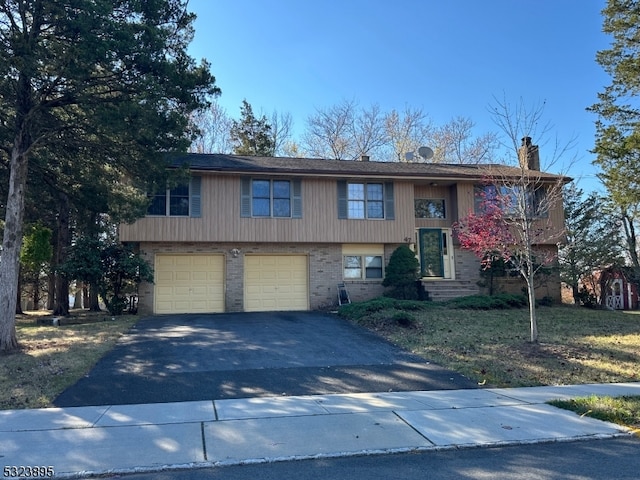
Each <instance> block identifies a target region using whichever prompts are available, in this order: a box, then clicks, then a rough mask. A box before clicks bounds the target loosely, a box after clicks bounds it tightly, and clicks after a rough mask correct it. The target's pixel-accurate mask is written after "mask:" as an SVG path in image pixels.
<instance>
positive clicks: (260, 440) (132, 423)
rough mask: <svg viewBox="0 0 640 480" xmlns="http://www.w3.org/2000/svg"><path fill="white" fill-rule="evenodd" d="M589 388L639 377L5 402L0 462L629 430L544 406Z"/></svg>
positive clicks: (172, 461)
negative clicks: (51, 404) (37, 404)
mask: <svg viewBox="0 0 640 480" xmlns="http://www.w3.org/2000/svg"><path fill="white" fill-rule="evenodd" d="M589 395H609V396H620V395H640V382H638V383H622V384H591V385H573V386H555V387H552V386H550V387H528V388H514V389H500V388H487V389H461V390H441V391H405V392H381V393H353V394H326V395H304V396H271V397H268V396H262V397H252V398H234V399H212V400H199V401H189V402H170V403H151V404H129V405H102V406H81V407H66V408H49V409H39V410H5V411H0V459H1V460H2V462H1V463H2V465H3V469H4V472H3V473H4V476H5V477H17V476H19V475H18V473H20V472H19V471H18V470H19V469H23V470H22V475H23V476H25V477H27V476H28V477H31V478H33V477H34V476H37V475H33V474H29V473H33V471H34V470H33V468H34V467H38V468H40V469H42V470H39V471H40V472H45V473H46V474H48V473H50V472H51V473H54V474H55V477H56V478H84V477H86V476H90V475H106V474H120V475H123V474H126V473H134V472H159V471H163V470H169V469H192V468H202V467H216V466H224V465H240V464H248V463H251V464H256V463H264V462H275V461H286V460H295V459H316V458H334V457H346V456H355V455H374V454H385V453H401V452H413V451H428V450H447V449H459V448H465V447H488V446H503V445H521V444H533V443H542V442H567V441H577V440H589V439H602V438H613V437H629V436H630V435H631V433H630V431H629V430H628V429H625V428H624V427H621V426H618V425H614V424H611V423H607V422H602V421H600V420H595V419H592V418H588V417H581V416H579V415H576V414H575V413H572V412H569V411H565V410H561V409H557V408H555V407H552V406H550V405H547V404H546V402H547V401H549V400H552V399H568V398H574V397H583V396H589ZM28 467H30V468H31V470H30V471H27V470H25V469H27V468H28ZM48 467H49V469H48V470H47V468H48ZM14 472H15V474H14ZM42 476H47V475H42Z"/></svg>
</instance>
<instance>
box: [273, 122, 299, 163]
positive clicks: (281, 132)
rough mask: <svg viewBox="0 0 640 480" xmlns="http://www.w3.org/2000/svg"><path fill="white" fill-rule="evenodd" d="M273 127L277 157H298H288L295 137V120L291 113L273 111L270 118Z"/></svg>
mask: <svg viewBox="0 0 640 480" xmlns="http://www.w3.org/2000/svg"><path fill="white" fill-rule="evenodd" d="M270 125H271V138H272V140H273V147H274V152H275V155H277V156H285V157H289V156H296V155H288V153H289V152H290V149H289V148H288V147H289V145H290V144H291V137H292V135H293V118H292V117H291V114H290V113H289V112H284V113H281V112H278V111H276V110H274V111H273V113H272V114H271V117H270Z"/></svg>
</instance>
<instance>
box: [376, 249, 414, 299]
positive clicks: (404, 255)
mask: <svg viewBox="0 0 640 480" xmlns="http://www.w3.org/2000/svg"><path fill="white" fill-rule="evenodd" d="M419 267H420V263H419V262H418V259H417V258H416V255H415V253H414V252H413V251H412V250H411V249H410V248H409V247H408V246H407V245H400V246H399V247H398V248H396V249H395V250H394V252H393V253H392V254H391V258H390V259H389V265H387V268H386V271H385V276H384V280H383V281H382V285H384V286H385V287H391V290H389V291H388V292H387V293H385V295H388V296H390V297H392V298H399V299H404V300H417V299H418V289H417V287H416V280H418V268H419Z"/></svg>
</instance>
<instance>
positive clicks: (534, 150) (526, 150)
mask: <svg viewBox="0 0 640 480" xmlns="http://www.w3.org/2000/svg"><path fill="white" fill-rule="evenodd" d="M518 160H519V161H520V168H523V169H524V170H537V171H539V170H540V152H539V150H538V145H532V144H531V137H523V138H522V146H521V147H520V148H519V149H518Z"/></svg>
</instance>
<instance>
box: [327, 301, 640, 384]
mask: <svg viewBox="0 0 640 480" xmlns="http://www.w3.org/2000/svg"><path fill="white" fill-rule="evenodd" d="M465 302H466V304H467V305H473V306H474V307H473V308H469V309H460V308H459V305H460V303H462V304H465ZM505 302H506V303H507V304H508V302H507V300H506V299H503V303H505ZM485 303H486V301H485V300H484V299H476V300H474V299H466V300H458V301H457V302H453V304H447V303H443V304H440V303H437V302H403V301H399V300H393V299H386V298H382V299H376V300H373V301H370V302H363V303H359V304H351V305H346V306H344V307H341V309H340V310H339V314H340V315H341V316H344V317H345V318H348V319H350V320H351V321H353V322H355V323H357V324H359V325H363V326H365V327H367V328H369V329H371V330H373V331H375V332H377V333H378V334H379V335H381V336H383V337H385V338H386V339H388V340H389V341H391V342H392V343H394V344H396V345H398V346H400V347H402V348H404V349H406V350H409V351H411V352H413V353H415V354H417V355H420V356H422V357H424V358H425V359H427V360H430V361H434V362H436V363H438V364H440V365H442V366H444V367H448V368H451V369H453V370H456V371H458V372H460V373H462V374H464V375H466V376H468V377H470V378H472V379H474V380H476V381H477V382H478V383H479V384H484V385H491V386H497V387H523V386H535V385H567V384H582V383H612V382H631V381H640V371H639V369H638V365H639V364H640V315H635V314H631V313H623V312H617V311H616V312H612V311H603V310H588V309H583V308H576V307H572V306H557V307H538V309H537V312H538V331H539V342H538V343H531V342H530V341H529V328H530V324H529V311H528V309H527V308H508V307H507V306H504V305H503V306H501V307H499V308H500V309H498V310H489V309H486V308H484V307H483V308H478V307H477V305H478V304H480V305H485ZM398 312H410V314H411V315H410V317H411V321H403V324H404V325H403V324H400V322H398V321H397V319H398V318H400V317H399V316H398Z"/></svg>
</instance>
